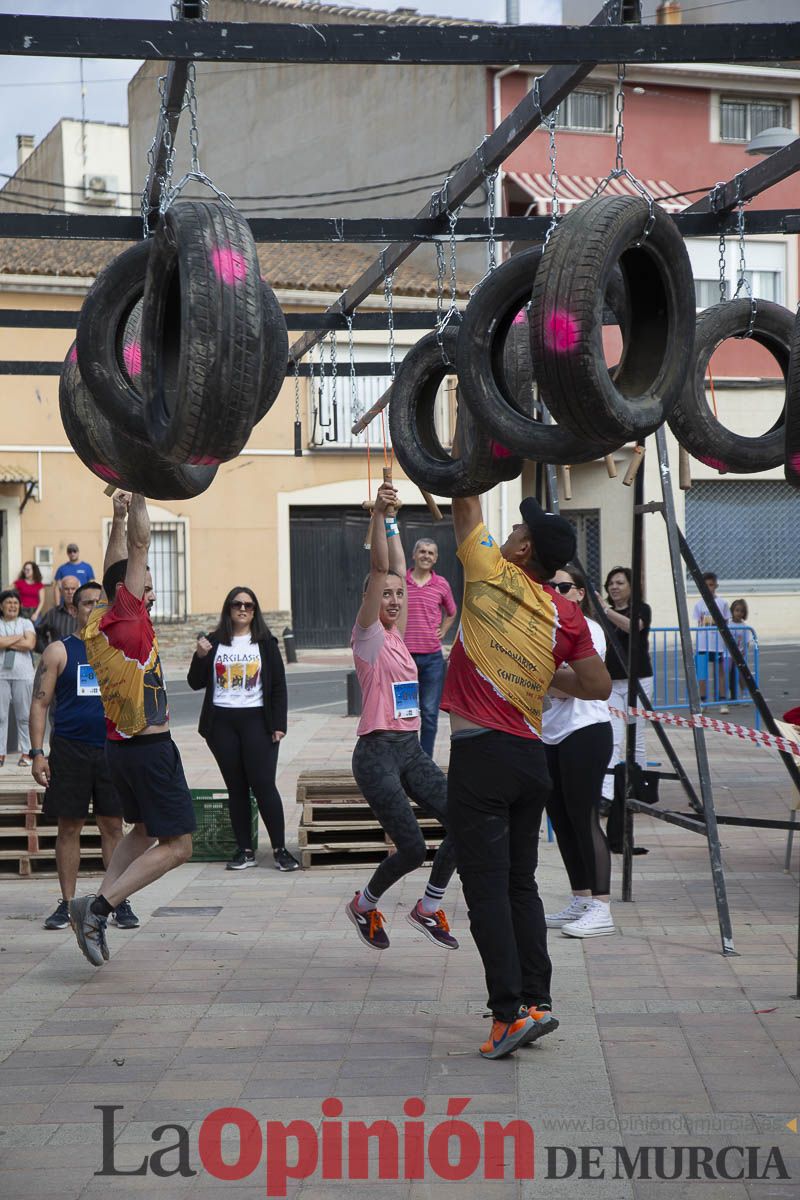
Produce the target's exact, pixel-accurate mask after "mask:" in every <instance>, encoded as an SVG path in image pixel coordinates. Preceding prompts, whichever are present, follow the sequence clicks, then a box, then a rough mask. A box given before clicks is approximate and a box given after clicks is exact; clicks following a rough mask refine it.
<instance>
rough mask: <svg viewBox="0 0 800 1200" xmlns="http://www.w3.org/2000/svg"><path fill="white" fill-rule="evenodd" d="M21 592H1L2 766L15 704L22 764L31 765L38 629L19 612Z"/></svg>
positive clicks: (0, 731)
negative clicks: (30, 719)
mask: <svg viewBox="0 0 800 1200" xmlns="http://www.w3.org/2000/svg"><path fill="white" fill-rule="evenodd" d="M20 611H21V608H20V602H19V593H18V592H16V591H14V589H13V588H9V589H8V590H7V591H4V592H0V613H2V617H1V618H0V767H2V766H5V761H6V746H7V744H8V710H9V708H10V707H11V705H12V704H13V705H14V716H15V717H16V721H17V731H18V733H19V746H20V750H21V751H22V754H21V755H20V760H19V763H18V764H17V765H18V766H20V767H29V766H30V765H31V759H30V755H29V753H28V752H29V750H30V748H31V739H30V734H29V733H28V714H29V713H30V710H31V698H32V696H33V656H32V655H31V651H32V650H33V647H34V646H35V645H36V630H35V629H34V628H33V624H32V623H31V622H30V621H29V620H28V618H27V617H23V616H20Z"/></svg>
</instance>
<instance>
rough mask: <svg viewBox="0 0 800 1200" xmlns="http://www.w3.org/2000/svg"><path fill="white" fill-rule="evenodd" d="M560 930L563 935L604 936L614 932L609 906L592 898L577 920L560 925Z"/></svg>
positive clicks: (580, 936) (579, 936)
mask: <svg viewBox="0 0 800 1200" xmlns="http://www.w3.org/2000/svg"><path fill="white" fill-rule="evenodd" d="M561 932H562V933H563V934H564V936H565V937H576V938H586V937H605V936H606V935H608V934H611V933H616V930H615V928H614V921H613V919H612V917H611V906H610V905H609V904H606V903H605V902H604V901H603V900H592V902H591V904H590V905H589V907H588V908H587V910H586V912H585V913H584V914H583V916H582V917H579V918H578V920H577V921H570V922H569V924H568V925H563V926H562V927H561Z"/></svg>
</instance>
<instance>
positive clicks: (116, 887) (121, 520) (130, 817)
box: [69, 492, 197, 967]
mask: <svg viewBox="0 0 800 1200" xmlns="http://www.w3.org/2000/svg"><path fill="white" fill-rule="evenodd" d="M126 514H127V518H128V522H127V533H126V531H125V517H126ZM149 545H150V521H149V518H148V516H147V508H146V505H145V499H144V496H142V495H139V494H138V493H134V494H133V495H129V494H128V493H125V492H121V493H117V495H115V496H114V520H113V522H112V526H111V536H110V538H109V542H108V549H107V550H106V557H105V562H104V564H103V567H104V574H103V589H104V591H105V593H106V596H107V597H108V599H109V601H110V603H107V604H100V605H98V606H97V607H96V608H95V610H94V612H93V613H92V615H91V617H90V619H89V621H88V623H87V625H86V628H85V629H84V630H83V631H82V637H83V640H84V642H85V643H86V655H87V658H88V660H89V662H90V664H91V665H92V667H93V668H94V672H95V674H96V676H97V682H98V684H99V686H100V695H101V698H102V701H103V709H104V711H105V717H106V735H107V740H106V760H107V762H108V768H109V773H110V775H111V781H112V783H113V785H114V788H115V790H116V791H117V793H118V794H119V796H120V799H121V801H122V811H123V815H124V817H125V820H126V821H127V822H128V823H130V824H132V825H133V829H132V830H131V831H130V832H129V833H127V834H126V835H125V837H124V838H123V839H122V841H121V842H120V843H119V845H118V846H117V848H116V850H115V851H114V854H113V857H112V859H111V862H110V863H109V865H108V870H107V871H106V874H105V876H104V877H103V881H102V883H101V884H100V891H99V892H98V894H97V895H96V896H82V897H81V898H80V899H79V900H73V901H72V902H71V904H70V906H69V915H70V921H71V922H72V928H73V929H74V931H75V936H76V938H77V940H78V946H79V947H80V949H81V952H82V953H83V955H84V956H85V957H86V958H87V959H88V960H89V962H90V963H91V964H92V965H93V966H95V967H100V966H102V965H103V962H104V961H106V960H107V959H108V957H109V951H108V946H107V944H106V935H105V930H106V921H107V919H108V915H109V913H111V912H112V911H113V910H114V909H115V908H116V906H117V905H118V904H119V903H120V902H121V900H122V899H124V897H126V896H131V895H133V893H134V892H138V891H139V890H140V889H141V888H143V887H146V886H147V884H148V883H153V882H154V881H155V880H156V879H160V878H161V876H162V875H165V874H166V873H167V871H170V870H172V868H173V867H178V866H180V865H181V863H185V862H187V861H188V859H189V858H191V854H192V833H193V832H194V830H195V829H196V828H197V822H196V819H195V815H194V807H193V805H192V797H191V794H190V792H189V788H188V786H187V783H186V778H185V776H184V773H183V766H182V764H181V758H180V754H179V753H178V749H177V747H176V745H175V743H174V742H173V741H172V737H171V735H170V732H169V711H168V708H167V693H166V690H165V688H164V676H163V673H162V670H161V660H160V659H159V656H158V642H157V640H156V635H155V630H154V629H153V625H152V622H151V620H150V609H151V608H152V606H153V603H154V602H155V592H154V591H153V579H152V576H151V574H150V570H149V568H148V566H147V551H148V548H149ZM126 554H127V557H126Z"/></svg>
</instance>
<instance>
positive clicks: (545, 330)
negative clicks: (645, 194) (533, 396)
mask: <svg viewBox="0 0 800 1200" xmlns="http://www.w3.org/2000/svg"><path fill="white" fill-rule="evenodd" d="M647 218H648V205H647V201H646V200H644V199H643V198H640V197H635V196H612V197H609V196H597V197H595V198H594V199H593V200H587V201H586V202H585V203H584V204H580V205H579V206H578V207H577V208H575V209H573V210H572V212H570V213H568V214H567V216H566V217H565V218H564V220H563V221H562V222H561V224H560V225H558V226H557V228H556V229H555V230H554V231H553V235H552V237H551V239H550V241H549V243H548V245H547V249H546V250H545V252H544V254H543V255H542V261H541V264H540V266H539V270H538V271H537V273H536V282H535V283H534V286H533V298H532V301H531V310H530V322H531V345H532V349H533V358H534V362H535V363H536V377H537V379H538V381H539V386H540V388H541V390H542V394H543V395H544V397H545V399H546V402H547V405H548V407H549V409H550V411H551V412H552V414H553V416H554V417H555V419H556V420H557V421H558V422H559V424H561V425H563V426H565V427H566V428H567V429H571V430H572V432H573V433H575V434H577V435H578V436H580V437H584V438H590V439H594V440H603V439H614V438H616V439H617V441H618V443H619V442H625V441H631V440H634V439H637V440H638V439H641V438H644V437H646V436H647V435H648V434H650V433H653V432H654V431H655V430H656V429H658V427H659V426H660V425H661V424H663V422H664V421H665V420H666V419H667V417H668V415H669V413H670V411H671V410H672V406H673V405H674V403H675V402H676V400H677V399H678V397H679V395H680V393H681V389H682V387H683V384H684V382H685V379H686V371H687V365H688V363H687V355H686V349H687V347H688V346H690V345H691V340H692V334H693V329H694V320H695V303H694V280H693V277H692V267H691V263H690V262H689V255H688V252H687V250H686V245H685V243H684V241H683V238H682V237H681V235H680V233H679V232H678V229H677V226H676V225H675V223H674V221H672V220H671V218H670V217H669V216H667V214H666V213H665V212H664V211H663V210H662V209H660V208H659V207H658V205H656V206H655V207H654V218H655V219H654V223H653V227H652V229H651V230H650V233H649V234H648V236H647V238H646V239H644V241H641V238H642V232H643V230H644V228H645V225H646V222H647ZM617 264H619V267H620V269H621V271H622V274H623V276H624V279H625V284H626V291H627V294H628V300H629V313H628V321H627V326H626V328H625V330H624V334H623V337H624V344H623V350H622V356H621V358H620V361H619V363H618V364H617V366H616V367H615V368H614V371H613V376H612V372H611V371H609V368H608V365H607V364H606V361H605V357H604V354H603V307H604V300H605V298H606V296H607V294H608V287H609V282H610V280H611V276H612V272H613V271H614V267H615V266H616V265H617ZM609 298H610V297H609Z"/></svg>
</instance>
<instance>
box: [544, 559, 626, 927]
mask: <svg viewBox="0 0 800 1200" xmlns="http://www.w3.org/2000/svg"><path fill="white" fill-rule="evenodd" d="M550 586H551V587H553V588H555V590H556V591H557V592H559V593H560V595H562V596H564V597H565V599H567V600H571V601H572V602H573V604H577V605H578V607H579V608H580V610H581V612H582V613H583V615H584V616H585V617H586V624H587V625H588V626H589V633H590V634H591V635H592V644H593V646H594V649H595V653H596V654H597V655H598V656H599V657H600V658H602V659H605V656H606V639H605V634H604V633H603V631H602V629H601V628H600V626H599V625H598V624H597V622H596V621H593V620H591V618H590V617H589V597H588V595H587V592H586V580H585V579H584V577H583V575H582V574H581V572H580V571H579V570H577V568H576V567H572V566H570V565H569V564H568V565H567V566H566V567H564V569H563V571H556V573H555V574H554V576H553V578H552V579H551V581H550ZM548 694H549V696H550V707H549V708H548V709H546V710H545V711H544V713H543V714H542V741H543V742H544V745H545V754H546V755H547V767H548V770H549V771H550V778H551V779H552V781H553V790H552V792H551V793H550V797H549V799H548V801H547V804H546V808H547V815H548V817H549V818H550V820H551V822H552V825H553V829H554V830H555V835H556V840H557V842H558V848H559V850H560V851H561V857H562V859H563V861H564V866H565V867H566V869H567V875H568V876H569V882H570V887H571V889H572V895H571V897H570V899H569V901H568V903H567V905H566V906H565V908H563V909H562V910H561V912H557V913H548V914H547V915H546V916H545V921H546V922H547V927H548V929H560V930H561V932H562V933H563V934H565V935H566V936H567V937H576V938H585V937H601V936H603V935H606V934H611V933H613V932H614V921H613V918H612V916H611V851H610V850H609V848H608V842H607V841H606V836H605V834H604V833H603V830H602V829H601V827H600V819H599V815H600V814H599V810H600V798H601V796H602V791H603V780H604V778H605V772H606V767H607V766H608V759H609V755H610V754H611V748H612V744H613V736H612V733H611V714H610V713H609V711H608V702H607V701H606V700H577V699H575V697H574V696H567V695H565V694H564V693H563V692H560V691H558V689H556V688H551V689H550V692H549V693H548Z"/></svg>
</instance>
